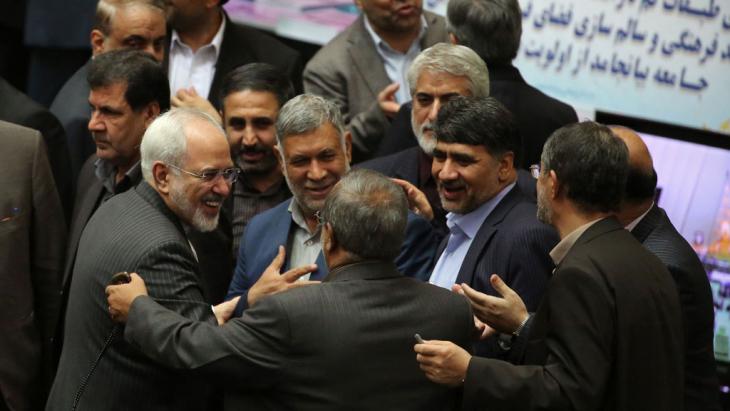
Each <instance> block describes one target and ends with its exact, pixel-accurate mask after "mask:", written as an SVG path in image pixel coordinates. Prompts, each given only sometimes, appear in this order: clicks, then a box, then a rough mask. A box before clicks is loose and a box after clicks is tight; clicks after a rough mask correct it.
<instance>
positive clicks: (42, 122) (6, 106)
mask: <svg viewBox="0 0 730 411" xmlns="http://www.w3.org/2000/svg"><path fill="white" fill-rule="evenodd" d="M0 101H1V102H2V103H1V104H0V120H3V121H7V122H10V123H15V124H18V125H21V126H25V127H28V128H32V129H35V130H38V131H40V132H41V134H42V135H43V140H44V141H45V143H46V147H47V153H48V161H49V163H50V165H51V172H52V174H53V179H54V181H55V186H56V189H57V190H58V194H59V196H60V199H61V206H62V207H63V211H64V215H65V221H66V222H68V221H69V216H70V215H71V202H72V199H73V181H74V180H73V179H72V175H71V166H70V162H69V154H68V147H67V145H66V134H65V133H64V131H63V127H62V126H61V124H60V123H59V122H58V120H57V119H56V117H54V116H53V114H51V113H50V112H49V111H48V110H46V108H45V107H43V106H41V105H40V104H38V103H36V102H35V101H33V100H31V99H30V97H28V96H26V95H25V94H23V93H21V92H20V91H18V90H16V89H15V88H14V87H13V86H11V85H10V84H9V83H8V82H6V81H5V80H4V79H2V78H0ZM87 105H88V104H87Z"/></svg>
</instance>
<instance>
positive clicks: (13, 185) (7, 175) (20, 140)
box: [0, 121, 66, 410]
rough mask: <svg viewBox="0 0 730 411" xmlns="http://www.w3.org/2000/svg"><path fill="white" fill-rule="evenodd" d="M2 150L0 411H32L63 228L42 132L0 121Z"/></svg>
mask: <svg viewBox="0 0 730 411" xmlns="http://www.w3.org/2000/svg"><path fill="white" fill-rule="evenodd" d="M0 147H2V149H0V164H2V165H3V172H2V173H0V364H2V366H0V368H2V372H0V408H2V405H3V401H4V404H5V405H6V406H7V407H9V409H11V410H25V409H35V407H38V406H40V405H42V402H43V399H44V398H45V392H43V390H42V386H43V384H42V379H41V378H39V377H41V376H43V377H45V379H47V380H48V381H47V382H50V379H51V378H52V377H53V374H51V369H52V367H48V366H49V365H50V364H51V363H52V362H51V361H50V354H51V350H50V347H51V337H52V336H53V319H54V316H55V313H56V311H57V310H58V300H59V298H58V284H59V282H60V277H61V269H62V264H63V248H64V245H65V241H66V224H65V223H64V219H63V210H62V209H61V202H60V200H59V198H58V193H57V192H56V187H55V186H54V184H53V176H52V175H51V168H50V166H49V164H48V159H47V158H46V149H45V145H44V144H43V140H42V138H41V135H40V133H39V132H38V131H36V130H31V129H29V128H25V127H21V126H18V125H15V124H10V123H6V122H4V121H0ZM46 371H47V372H46ZM46 373H47V374H48V375H44V374H46Z"/></svg>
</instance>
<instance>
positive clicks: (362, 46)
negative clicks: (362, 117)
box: [347, 15, 390, 98]
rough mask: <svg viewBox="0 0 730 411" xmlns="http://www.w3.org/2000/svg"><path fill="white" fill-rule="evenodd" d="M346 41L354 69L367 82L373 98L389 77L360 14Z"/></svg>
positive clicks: (387, 81)
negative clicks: (348, 43) (348, 44)
mask: <svg viewBox="0 0 730 411" xmlns="http://www.w3.org/2000/svg"><path fill="white" fill-rule="evenodd" d="M348 41H349V42H350V47H349V48H348V50H347V52H348V53H350V58H351V59H352V62H353V65H354V67H355V70H357V72H358V74H359V75H360V77H362V78H363V80H365V84H367V86H368V89H369V90H370V92H371V93H372V96H373V98H375V97H377V95H378V93H379V92H380V90H382V89H383V88H385V86H387V85H388V84H390V79H389V78H388V74H387V73H386V72H385V67H383V64H382V59H381V58H380V55H379V54H378V51H377V50H376V49H375V44H374V43H373V39H372V38H371V37H370V34H369V33H368V31H367V29H366V28H365V21H364V17H363V16H362V15H360V17H358V19H357V21H355V23H354V27H353V30H352V31H351V32H350V36H349V39H348ZM374 62H378V64H374Z"/></svg>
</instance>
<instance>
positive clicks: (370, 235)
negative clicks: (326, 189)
mask: <svg viewBox="0 0 730 411" xmlns="http://www.w3.org/2000/svg"><path fill="white" fill-rule="evenodd" d="M320 215H321V217H322V220H323V221H324V222H326V223H329V224H330V225H331V226H332V230H333V232H334V237H335V240H336V241H337V242H338V243H339V244H340V246H341V247H342V248H343V249H345V250H346V251H348V252H349V253H350V254H351V255H352V256H353V257H355V258H356V259H358V260H366V259H374V260H382V261H393V260H394V259H395V257H396V256H398V254H399V253H400V248H401V245H402V244H403V239H404V238H405V231H406V224H407V222H408V200H407V199H406V196H405V193H403V189H402V188H400V187H399V186H398V185H397V184H395V183H394V182H392V181H391V180H390V179H388V178H386V177H385V176H383V175H382V174H380V173H378V172H375V171H372V170H366V169H357V170H353V171H351V172H349V173H347V174H346V175H345V176H344V177H342V179H341V180H340V182H339V183H338V184H337V185H336V186H335V187H334V188H333V189H332V191H331V192H330V194H329V195H328V196H327V200H326V201H325V203H324V207H323V208H322V211H320Z"/></svg>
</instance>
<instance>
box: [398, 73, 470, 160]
mask: <svg viewBox="0 0 730 411" xmlns="http://www.w3.org/2000/svg"><path fill="white" fill-rule="evenodd" d="M470 95H471V83H470V82H469V79H468V78H467V77H463V76H452V75H451V74H448V73H436V72H431V71H424V72H422V73H421V74H420V75H419V76H418V80H417V82H416V89H415V91H414V93H413V109H412V110H411V126H412V127H413V133H414V134H415V135H416V139H417V140H418V144H419V145H420V146H421V149H423V151H425V152H426V153H429V154H430V153H431V151H433V149H434V147H435V146H436V138H435V137H434V135H433V125H434V123H435V122H436V116H437V115H438V112H439V110H440V109H441V107H442V106H443V105H444V104H446V102H448V101H449V99H450V98H452V97H454V96H470Z"/></svg>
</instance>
